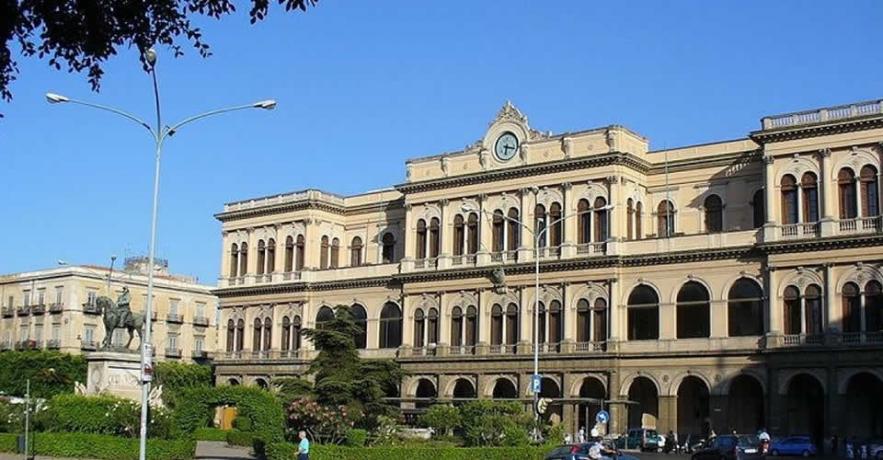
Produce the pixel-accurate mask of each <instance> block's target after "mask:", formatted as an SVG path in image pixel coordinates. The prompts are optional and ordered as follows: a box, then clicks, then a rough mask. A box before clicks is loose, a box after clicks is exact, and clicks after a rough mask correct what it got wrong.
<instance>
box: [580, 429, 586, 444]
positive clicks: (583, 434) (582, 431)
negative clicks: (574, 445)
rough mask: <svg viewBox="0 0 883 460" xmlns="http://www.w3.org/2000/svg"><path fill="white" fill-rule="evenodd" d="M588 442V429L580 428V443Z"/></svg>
mask: <svg viewBox="0 0 883 460" xmlns="http://www.w3.org/2000/svg"><path fill="white" fill-rule="evenodd" d="M585 442H586V427H584V426H581V427H579V443H580V444H585Z"/></svg>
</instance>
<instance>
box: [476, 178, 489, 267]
mask: <svg viewBox="0 0 883 460" xmlns="http://www.w3.org/2000/svg"><path fill="white" fill-rule="evenodd" d="M487 201H488V199H487V194H486V193H482V194H480V195H478V206H479V208H480V212H479V213H478V254H477V256H476V263H477V264H478V265H487V264H489V263H490V262H491V255H490V253H489V252H488V243H489V242H488V241H486V240H487V239H488V238H490V237H491V235H492V232H491V222H490V217H489V213H491V212H493V211H492V210H490V209H488V203H487Z"/></svg>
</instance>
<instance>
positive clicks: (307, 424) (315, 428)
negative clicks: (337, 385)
mask: <svg viewBox="0 0 883 460" xmlns="http://www.w3.org/2000/svg"><path fill="white" fill-rule="evenodd" d="M361 417H362V414H361V413H358V411H353V410H352V409H350V408H348V407H347V406H323V405H321V404H319V403H318V402H316V401H315V400H313V399H312V398H299V399H295V400H294V401H292V402H291V404H290V405H289V406H288V427H289V430H290V435H292V436H291V437H296V436H297V432H298V431H300V430H303V431H306V432H307V434H308V435H309V438H310V439H312V440H313V441H315V442H316V443H319V444H341V443H343V442H344V441H345V440H346V433H347V431H348V430H349V429H350V428H352V427H353V426H354V425H355V422H356V420H358V419H360V418H361Z"/></svg>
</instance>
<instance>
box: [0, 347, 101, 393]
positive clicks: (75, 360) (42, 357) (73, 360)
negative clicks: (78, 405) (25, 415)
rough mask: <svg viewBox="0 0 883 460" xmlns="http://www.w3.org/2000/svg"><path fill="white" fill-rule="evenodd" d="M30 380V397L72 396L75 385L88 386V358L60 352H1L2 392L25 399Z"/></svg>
mask: <svg viewBox="0 0 883 460" xmlns="http://www.w3.org/2000/svg"><path fill="white" fill-rule="evenodd" d="M28 379H30V380H31V397H35V398H51V397H52V396H54V395H57V394H59V393H73V392H74V382H80V383H86V359H85V358H83V357H82V356H73V355H69V354H67V353H59V352H57V351H42V350H32V351H4V352H3V353H0V392H2V393H5V394H7V395H13V396H24V395H25V385H26V381H27V380H28Z"/></svg>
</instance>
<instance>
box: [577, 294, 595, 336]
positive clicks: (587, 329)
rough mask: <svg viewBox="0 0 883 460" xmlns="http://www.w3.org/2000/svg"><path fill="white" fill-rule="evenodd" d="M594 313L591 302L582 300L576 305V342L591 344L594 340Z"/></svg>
mask: <svg viewBox="0 0 883 460" xmlns="http://www.w3.org/2000/svg"><path fill="white" fill-rule="evenodd" d="M591 315H592V312H591V310H590V309H589V301H588V300H586V299H580V300H579V302H577V303H576V341H577V342H590V341H591V340H592V335H591V334H592V316H591Z"/></svg>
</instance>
